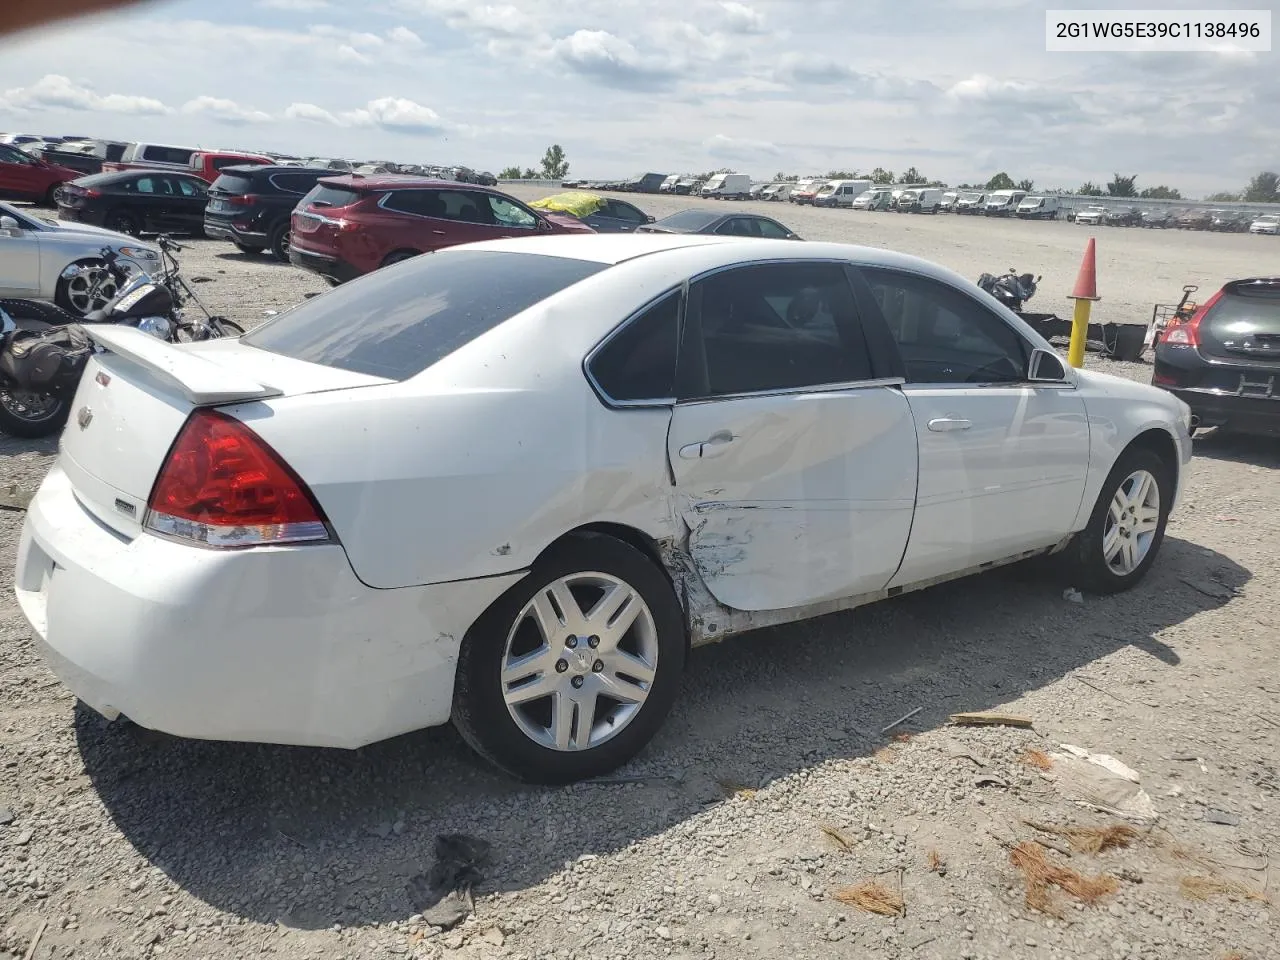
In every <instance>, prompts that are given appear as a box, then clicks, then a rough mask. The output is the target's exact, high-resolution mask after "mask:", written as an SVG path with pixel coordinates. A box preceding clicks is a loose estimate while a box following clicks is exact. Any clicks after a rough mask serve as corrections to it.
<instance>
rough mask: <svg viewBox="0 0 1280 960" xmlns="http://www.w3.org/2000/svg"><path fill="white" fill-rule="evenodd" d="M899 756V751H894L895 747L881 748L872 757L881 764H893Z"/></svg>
mask: <svg viewBox="0 0 1280 960" xmlns="http://www.w3.org/2000/svg"><path fill="white" fill-rule="evenodd" d="M897 756H898V751H897V750H895V749H893V747H881V748H880V749H879V750H877V751H876V752H875V753H873V754H872V755H871V758H872V759H873V760H876V761H878V762H879V763H891V762H892V761H893V760H894V758H895V757H897Z"/></svg>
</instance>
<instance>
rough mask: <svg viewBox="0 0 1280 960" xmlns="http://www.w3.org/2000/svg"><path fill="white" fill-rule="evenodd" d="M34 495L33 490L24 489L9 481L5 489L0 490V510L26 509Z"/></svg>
mask: <svg viewBox="0 0 1280 960" xmlns="http://www.w3.org/2000/svg"><path fill="white" fill-rule="evenodd" d="M34 496H35V492H34V491H32V490H24V489H22V488H21V487H19V486H18V485H17V484H16V483H11V484H9V486H8V487H7V488H6V489H4V490H0V510H26V509H27V506H28V505H29V504H30V503H31V498H32V497H34Z"/></svg>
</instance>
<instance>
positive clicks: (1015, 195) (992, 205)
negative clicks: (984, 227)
mask: <svg viewBox="0 0 1280 960" xmlns="http://www.w3.org/2000/svg"><path fill="white" fill-rule="evenodd" d="M1026 198H1027V191H1025V190H993V191H991V193H988V194H987V205H986V207H985V208H984V209H983V211H982V212H983V213H985V214H986V215H987V216H988V217H1009V216H1012V215H1013V213H1014V211H1015V210H1017V209H1018V204H1020V203H1022V201H1023V200H1025V199H1026Z"/></svg>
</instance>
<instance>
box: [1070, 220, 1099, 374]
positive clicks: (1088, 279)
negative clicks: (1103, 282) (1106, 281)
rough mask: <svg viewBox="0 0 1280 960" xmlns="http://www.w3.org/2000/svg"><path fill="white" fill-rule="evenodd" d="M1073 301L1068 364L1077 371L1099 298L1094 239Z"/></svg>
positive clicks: (1082, 358) (1078, 279) (1082, 266)
mask: <svg viewBox="0 0 1280 960" xmlns="http://www.w3.org/2000/svg"><path fill="white" fill-rule="evenodd" d="M1071 299H1072V300H1074V301H1075V302H1076V308H1075V312H1074V313H1073V314H1072V316H1071V345H1070V346H1069V347H1067V363H1068V364H1070V365H1071V366H1073V367H1075V368H1076V369H1077V370H1078V369H1080V368H1081V367H1083V366H1084V345H1085V341H1086V340H1087V339H1088V336H1089V312H1090V310H1091V309H1092V307H1093V301H1095V300H1098V299H1100V297H1099V296H1098V256H1097V245H1096V242H1095V240H1094V238H1093V237H1090V238H1089V245H1088V246H1087V247H1085V248H1084V259H1083V260H1081V261H1080V272H1079V274H1077V275H1076V288H1075V289H1074V290H1072V291H1071Z"/></svg>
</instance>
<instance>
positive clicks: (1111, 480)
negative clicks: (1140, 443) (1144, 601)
mask: <svg viewBox="0 0 1280 960" xmlns="http://www.w3.org/2000/svg"><path fill="white" fill-rule="evenodd" d="M1174 478H1175V473H1174V466H1173V465H1172V464H1169V463H1166V462H1165V461H1164V460H1163V459H1162V458H1161V457H1160V456H1159V455H1157V454H1156V453H1155V452H1154V451H1152V450H1149V449H1146V448H1143V447H1136V448H1130V449H1129V450H1126V451H1125V452H1124V453H1123V454H1121V456H1120V459H1118V460H1117V461H1116V464H1115V466H1114V467H1112V468H1111V472H1110V473H1109V474H1108V475H1107V480H1106V482H1105V483H1104V484H1103V485H1102V491H1101V492H1100V493H1099V494H1098V501H1097V503H1096V504H1095V505H1094V508H1093V514H1092V515H1091V516H1090V517H1089V525H1088V526H1087V527H1086V528H1085V529H1084V530H1083V531H1082V532H1081V534H1080V536H1079V537H1078V538H1077V543H1076V544H1075V545H1074V566H1075V568H1076V573H1077V575H1078V576H1079V579H1080V584H1079V585H1080V586H1081V587H1083V588H1085V589H1087V590H1090V591H1092V592H1094V593H1102V594H1107V593H1120V592H1121V591H1124V590H1129V589H1131V588H1133V587H1135V586H1137V585H1138V584H1139V583H1140V582H1141V581H1142V578H1143V577H1145V576H1146V575H1147V572H1148V571H1149V570H1150V569H1151V565H1152V563H1154V562H1155V559H1156V555H1157V554H1158V553H1159V552H1160V545H1161V544H1162V543H1163V542H1164V530H1165V525H1166V524H1167V523H1168V520H1169V509H1170V508H1171V507H1172V505H1173V494H1174V482H1175V481H1174Z"/></svg>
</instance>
